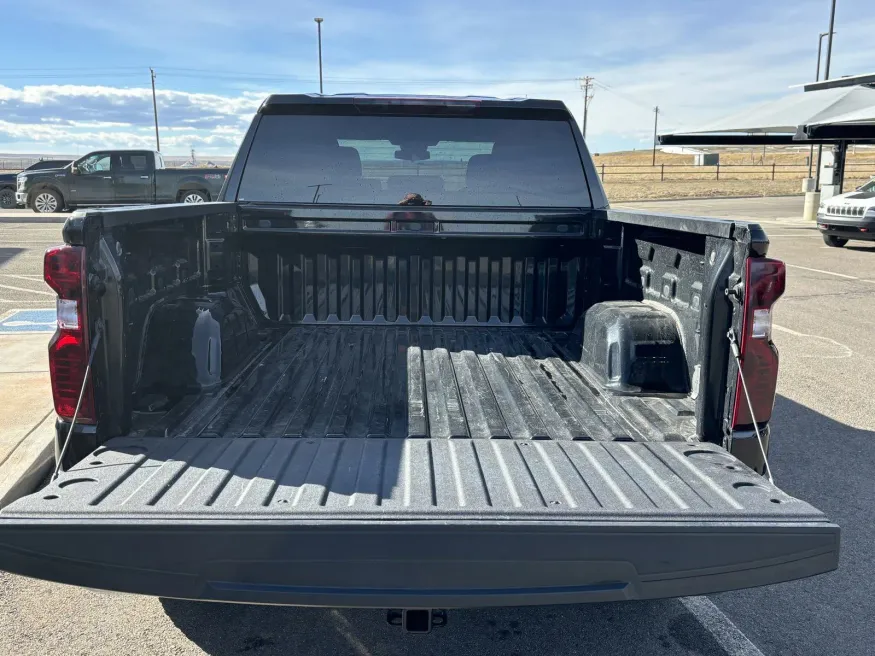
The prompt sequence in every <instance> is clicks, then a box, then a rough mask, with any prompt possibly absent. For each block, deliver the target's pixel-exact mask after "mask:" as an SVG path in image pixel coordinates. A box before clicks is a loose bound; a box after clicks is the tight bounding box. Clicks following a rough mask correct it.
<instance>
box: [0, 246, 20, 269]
mask: <svg viewBox="0 0 875 656" xmlns="http://www.w3.org/2000/svg"><path fill="white" fill-rule="evenodd" d="M22 252H24V249H23V248H3V247H2V246H0V267H2V266H4V265H5V264H6V263H7V262H9V261H10V260H12V258H14V257H15V256H17V255H18V254H19V253H22Z"/></svg>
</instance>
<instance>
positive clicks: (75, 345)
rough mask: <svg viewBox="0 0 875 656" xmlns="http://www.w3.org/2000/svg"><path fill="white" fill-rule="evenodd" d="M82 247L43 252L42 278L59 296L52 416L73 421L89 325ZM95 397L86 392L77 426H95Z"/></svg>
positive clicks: (52, 370) (52, 356)
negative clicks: (79, 424)
mask: <svg viewBox="0 0 875 656" xmlns="http://www.w3.org/2000/svg"><path fill="white" fill-rule="evenodd" d="M84 250H85V249H84V248H82V247H81V246H58V247H57V248H50V249H49V250H47V251H46V254H45V257H44V259H43V278H44V279H45V281H46V283H47V284H48V285H49V287H51V288H52V289H53V290H55V293H57V295H58V301H57V308H58V328H57V330H56V331H55V334H54V336H53V337H52V339H51V341H49V374H50V375H51V379H52V396H53V398H54V401H55V412H57V413H58V415H59V416H60V417H61V418H62V419H68V420H69V419H72V418H73V414H74V413H75V412H76V403H77V402H78V401H79V393H80V392H81V390H82V381H83V380H84V377H85V368H86V366H87V365H88V348H89V343H88V324H87V316H86V313H85V253H84ZM96 417H97V415H96V413H95V411H94V393H93V389H92V386H91V382H90V381H89V382H88V385H87V386H86V388H85V394H84V395H83V397H82V405H81V406H80V407H79V414H78V415H77V418H76V421H77V422H78V423H85V424H88V423H94V422H95V420H96Z"/></svg>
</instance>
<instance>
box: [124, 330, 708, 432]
mask: <svg viewBox="0 0 875 656" xmlns="http://www.w3.org/2000/svg"><path fill="white" fill-rule="evenodd" d="M580 340H581V338H580V334H579V333H576V332H571V331H567V332H566V331H551V330H537V329H528V328H503V327H497V326H496V327H463V326H453V327H444V326H440V327H438V326H436V327H423V326H397V325H392V326H373V325H368V326H354V325H334V326H330V325H314V326H295V327H292V328H290V329H289V330H288V332H286V333H285V335H283V336H282V337H281V338H280V339H278V341H277V342H276V344H275V345H274V346H273V348H271V349H266V350H265V351H264V352H263V355H262V357H261V358H258V359H255V360H254V361H253V363H252V364H251V365H250V366H249V367H248V369H247V370H246V371H245V372H243V374H241V375H240V376H239V377H238V378H237V379H236V380H234V381H233V382H232V384H231V385H229V386H228V387H226V388H224V389H222V390H218V391H216V392H213V393H209V394H203V395H200V396H192V397H190V398H187V399H183V401H181V402H180V403H179V404H178V406H177V407H175V408H174V409H173V410H171V411H170V412H169V413H167V414H166V415H164V416H156V415H150V414H140V415H139V416H138V418H137V423H136V424H135V426H136V429H135V431H134V432H133V433H132V434H133V435H147V436H149V435H151V436H172V437H194V436H201V437H320V438H322V437H395V438H406V437H432V438H475V439H479V438H486V439H488V438H512V439H552V440H634V441H638V440H644V441H650V440H652V441H662V440H687V441H692V440H694V439H695V419H694V407H693V403H692V402H691V400H690V399H688V398H659V397H646V396H616V395H613V394H610V393H605V392H604V391H603V390H601V389H600V388H599V387H598V386H597V385H595V384H593V383H592V382H589V381H588V380H587V373H586V369H585V367H583V366H581V364H580V362H579V359H580Z"/></svg>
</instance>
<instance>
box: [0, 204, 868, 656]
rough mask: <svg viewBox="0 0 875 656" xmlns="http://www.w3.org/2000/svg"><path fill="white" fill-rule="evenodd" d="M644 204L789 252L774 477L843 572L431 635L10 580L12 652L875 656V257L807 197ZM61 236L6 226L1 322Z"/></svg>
mask: <svg viewBox="0 0 875 656" xmlns="http://www.w3.org/2000/svg"><path fill="white" fill-rule="evenodd" d="M631 205H632V204H631V203H630V204H629V206H631ZM635 206H636V207H646V208H647V209H649V210H651V211H655V212H665V213H676V214H684V213H686V214H701V215H711V216H722V217H743V218H747V219H756V220H760V221H761V222H762V225H763V227H764V228H765V229H766V231H767V232H768V234H769V236H770V239H771V242H772V243H771V248H770V253H769V254H770V255H771V256H772V257H777V258H780V259H783V260H784V261H785V262H787V264H788V274H787V293H786V294H785V296H784V297H783V299H782V300H781V301H780V302H779V303H778V305H777V306H776V310H775V319H774V321H775V326H774V334H775V337H774V339H775V342H776V343H777V345H778V347H779V349H780V351H781V372H780V378H779V384H778V398H777V401H776V407H775V412H774V416H773V420H772V428H773V437H772V452H771V457H770V462H771V465H772V468H773V472H774V476H775V480H776V482H777V484H778V485H779V486H780V487H782V488H783V489H784V490H785V491H787V492H788V493H790V494H793V495H795V496H798V497H801V498H803V499H805V500H806V501H809V502H810V503H812V504H814V505H815V506H817V507H819V508H820V509H822V510H824V511H825V512H826V513H827V514H828V515H829V516H830V517H831V519H832V520H833V521H835V522H837V523H838V524H840V525H841V527H842V530H843V534H842V540H843V543H842V560H841V565H840V568H839V570H838V571H836V572H833V573H831V574H828V575H825V576H821V577H817V578H813V579H808V580H803V581H795V582H791V583H786V584H782V585H778V586H770V587H766V588H759V589H755V590H748V591H741V592H733V593H724V594H719V595H713V596H711V597H710V598H691V599H681V600H663V601H656V602H634V603H622V604H593V605H583V606H573V607H558V606H556V607H542V608H517V609H491V610H477V611H451V612H450V615H449V625H448V626H447V627H446V628H443V629H436V630H435V631H434V632H433V633H432V634H430V635H427V636H412V635H406V634H403V633H401V632H400V630H399V629H396V628H392V627H389V626H387V625H386V623H385V619H384V618H385V615H384V613H383V612H382V611H369V610H354V611H350V610H326V609H297V608H281V607H261V606H232V605H222V604H206V603H193V602H185V601H176V600H161V599H155V598H149V597H136V596H130V595H117V594H111V593H105V592H98V591H92V590H85V589H81V588H73V587H67V586H61V585H57V584H51V583H45V582H42V581H36V580H30V579H25V578H21V577H16V576H11V575H7V574H3V573H0V626H2V627H3V628H4V630H3V631H0V653H2V654H21V655H25V654H44V653H57V654H70V653H75V654H80V653H81V654H118V653H124V654H130V655H132V656H134V655H139V654H159V653H160V654H164V653H172V654H213V655H217V656H226V655H231V654H257V655H259V656H260V655H262V654H359V655H365V654H406V653H416V654H477V655H478V656H479V655H482V656H486V655H488V654H520V655H522V654H533V653H536V654H545V655H546V654H600V655H611V654H641V655H650V654H667V655H675V654H695V655H698V656H712V655H714V656H717V655H730V656H736V655H741V656H756V655H758V654H766V655H776V656H777V655H782V656H783V655H787V656H789V655H797V654H804V655H807V654H818V655H824V654H854V655H857V654H866V653H872V650H873V647H872V638H873V636H875V595H873V594H872V581H873V580H875V546H873V545H875V523H873V508H875V485H873V482H872V481H873V471H875V403H873V402H872V391H871V390H872V387H871V385H872V383H871V381H872V380H873V378H875V355H873V352H872V349H871V347H870V344H869V340H870V339H872V335H873V329H872V326H873V325H875V243H872V244H871V245H870V244H867V243H865V242H851V243H849V244H848V246H847V247H845V248H841V249H837V248H829V247H827V246H825V245H824V243H823V241H822V239H821V237H820V235H819V233H818V232H817V231H816V230H815V229H814V228H813V227H812V226H809V225H803V224H801V223H800V222H799V220H798V217H799V216H801V208H802V202H801V199H800V198H798V197H793V198H765V199H734V200H707V201H670V202H659V203H656V202H654V203H637V204H635ZM62 221H63V217H61V216H58V217H38V216H36V215H34V214H33V213H31V212H25V211H12V212H3V213H0V317H2V316H3V315H4V313H5V312H6V311H7V310H10V309H13V308H43V307H51V306H52V305H53V295H52V294H51V292H50V291H49V290H48V288H47V287H46V286H45V285H44V284H43V283H42V276H41V266H42V257H41V256H42V251H43V250H44V249H45V248H46V247H48V246H50V245H53V244H56V243H59V242H60V228H61V223H62ZM0 338H2V337H0ZM13 401H14V400H13Z"/></svg>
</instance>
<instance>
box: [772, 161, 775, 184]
mask: <svg viewBox="0 0 875 656" xmlns="http://www.w3.org/2000/svg"><path fill="white" fill-rule="evenodd" d="M774 179H775V163H774V162H772V180H774Z"/></svg>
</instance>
